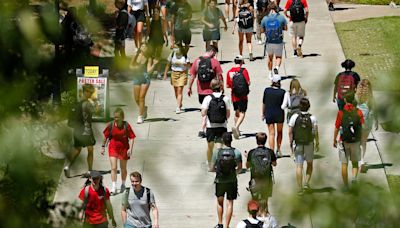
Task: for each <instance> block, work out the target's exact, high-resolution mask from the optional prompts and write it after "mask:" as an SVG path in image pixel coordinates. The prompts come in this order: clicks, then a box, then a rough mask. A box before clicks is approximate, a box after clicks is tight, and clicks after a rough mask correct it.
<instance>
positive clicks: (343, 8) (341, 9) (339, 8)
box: [334, 7, 355, 11]
mask: <svg viewBox="0 0 400 228" xmlns="http://www.w3.org/2000/svg"><path fill="white" fill-rule="evenodd" d="M349 9H355V8H354V7H335V10H334V11H343V10H349Z"/></svg>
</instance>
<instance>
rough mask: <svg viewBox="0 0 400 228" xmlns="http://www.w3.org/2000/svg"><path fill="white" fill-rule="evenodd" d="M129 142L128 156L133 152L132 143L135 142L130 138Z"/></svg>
mask: <svg viewBox="0 0 400 228" xmlns="http://www.w3.org/2000/svg"><path fill="white" fill-rule="evenodd" d="M130 141H131V143H130V150H129V151H128V157H130V156H132V153H133V145H134V144H135V140H134V139H130Z"/></svg>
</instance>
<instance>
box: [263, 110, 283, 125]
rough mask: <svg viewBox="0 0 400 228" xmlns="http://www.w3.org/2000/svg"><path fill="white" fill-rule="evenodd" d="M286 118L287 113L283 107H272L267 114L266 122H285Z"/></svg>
mask: <svg viewBox="0 0 400 228" xmlns="http://www.w3.org/2000/svg"><path fill="white" fill-rule="evenodd" d="M284 120H285V113H284V112H283V110H282V109H280V107H279V110H276V111H274V109H270V110H269V111H268V113H266V114H265V123H266V124H275V123H283V121H284Z"/></svg>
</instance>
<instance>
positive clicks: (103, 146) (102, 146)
mask: <svg viewBox="0 0 400 228" xmlns="http://www.w3.org/2000/svg"><path fill="white" fill-rule="evenodd" d="M107 140H108V138H106V137H105V136H104V137H103V143H102V144H101V155H104V153H105V150H106V143H107Z"/></svg>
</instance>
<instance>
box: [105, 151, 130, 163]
mask: <svg viewBox="0 0 400 228" xmlns="http://www.w3.org/2000/svg"><path fill="white" fill-rule="evenodd" d="M108 156H109V157H114V158H117V159H119V160H129V157H128V149H119V150H116V149H110V148H108Z"/></svg>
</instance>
